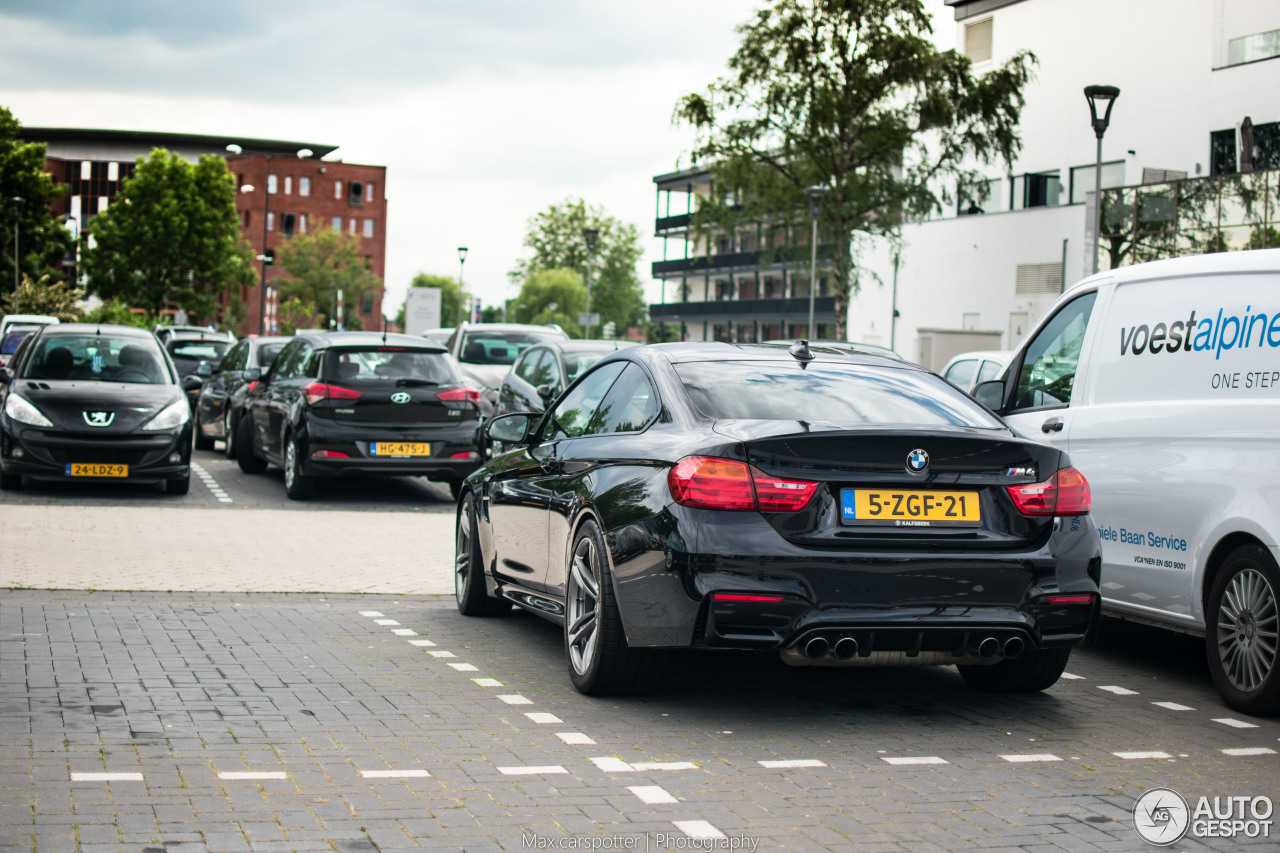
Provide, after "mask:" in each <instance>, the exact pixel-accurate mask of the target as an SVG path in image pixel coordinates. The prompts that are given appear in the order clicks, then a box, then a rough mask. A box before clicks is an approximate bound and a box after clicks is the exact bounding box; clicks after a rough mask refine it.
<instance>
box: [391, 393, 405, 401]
mask: <svg viewBox="0 0 1280 853" xmlns="http://www.w3.org/2000/svg"><path fill="white" fill-rule="evenodd" d="M391 402H393V403H407V402H409V395H408V394H406V393H404V392H403V391H398V392H396V393H395V394H392V395H391Z"/></svg>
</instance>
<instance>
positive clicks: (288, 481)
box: [284, 433, 316, 501]
mask: <svg viewBox="0 0 1280 853" xmlns="http://www.w3.org/2000/svg"><path fill="white" fill-rule="evenodd" d="M304 452H305V451H304V450H303V449H302V448H301V447H299V446H298V440H297V438H296V437H295V436H294V435H293V434H292V433H290V434H289V435H288V437H286V438H285V442H284V493H285V494H286V495H288V496H289V500H294V501H305V500H306V499H307V498H309V497H311V496H312V495H313V494H314V493H315V490H316V481H315V478H314V477H308V476H307V475H306V474H303V473H302V460H303V456H304Z"/></svg>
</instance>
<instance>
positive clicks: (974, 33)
mask: <svg viewBox="0 0 1280 853" xmlns="http://www.w3.org/2000/svg"><path fill="white" fill-rule="evenodd" d="M994 21H995V19H994V18H983V19H982V20H981V21H974V22H973V23H972V24H965V25H964V55H965V56H967V57H969V61H970V62H986V61H987V60H988V59H990V58H991V29H992V25H993V22H994Z"/></svg>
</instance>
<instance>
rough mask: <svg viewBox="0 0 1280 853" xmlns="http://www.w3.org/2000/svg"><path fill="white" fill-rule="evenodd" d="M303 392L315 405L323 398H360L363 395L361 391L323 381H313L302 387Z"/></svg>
mask: <svg viewBox="0 0 1280 853" xmlns="http://www.w3.org/2000/svg"><path fill="white" fill-rule="evenodd" d="M302 393H303V394H305V395H306V397H307V402H308V403H310V404H311V405H313V406H314V405H315V404H316V403H319V402H320V401H321V400H359V399H360V396H361V394H360V392H359V391H353V390H351V389H350V388H339V387H338V386H337V385H326V384H324V383H323V382H312V383H311V384H310V385H308V386H307V387H306V388H303V389H302Z"/></svg>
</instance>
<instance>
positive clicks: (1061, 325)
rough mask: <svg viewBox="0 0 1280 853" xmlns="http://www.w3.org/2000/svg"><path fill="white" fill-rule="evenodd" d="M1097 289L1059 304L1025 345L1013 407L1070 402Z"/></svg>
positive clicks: (1057, 404)
mask: <svg viewBox="0 0 1280 853" xmlns="http://www.w3.org/2000/svg"><path fill="white" fill-rule="evenodd" d="M1097 296H1098V294H1097V291H1094V292H1092V293H1086V294H1084V295H1083V296H1081V297H1079V298H1078V299H1074V300H1072V301H1071V302H1068V303H1067V304H1066V305H1064V306H1062V309H1061V310H1060V311H1058V313H1057V314H1055V315H1054V317H1053V319H1052V320H1050V321H1049V322H1048V323H1047V324H1046V325H1045V326H1044V328H1042V329H1041V330H1040V332H1039V333H1038V334H1037V335H1036V336H1035V338H1034V339H1033V340H1032V341H1031V343H1030V344H1029V345H1028V346H1027V349H1026V351H1025V352H1024V353H1023V356H1022V369H1021V371H1019V373H1018V385H1017V391H1016V392H1015V393H1014V396H1013V406H1012V407H1011V409H1012V410H1014V411H1016V410H1019V409H1038V408H1046V407H1052V406H1065V405H1067V403H1069V402H1070V401H1071V389H1072V387H1073V386H1074V385H1075V379H1076V364H1077V363H1078V362H1079V361H1080V347H1081V346H1082V345H1083V344H1084V333H1085V330H1086V329H1087V328H1088V327H1089V315H1090V314H1091V313H1092V312H1093V303H1094V300H1095V299H1097Z"/></svg>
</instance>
